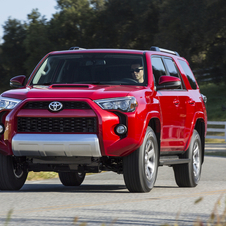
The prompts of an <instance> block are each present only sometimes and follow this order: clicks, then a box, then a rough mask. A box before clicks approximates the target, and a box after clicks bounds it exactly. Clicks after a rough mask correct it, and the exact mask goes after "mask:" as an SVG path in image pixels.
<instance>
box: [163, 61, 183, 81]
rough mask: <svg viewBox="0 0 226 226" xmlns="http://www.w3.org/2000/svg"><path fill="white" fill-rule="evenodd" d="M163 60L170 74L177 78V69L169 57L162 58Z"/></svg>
mask: <svg viewBox="0 0 226 226" xmlns="http://www.w3.org/2000/svg"><path fill="white" fill-rule="evenodd" d="M164 60H165V63H166V65H167V68H168V70H169V73H170V75H171V76H174V77H178V78H179V75H178V70H177V68H176V65H175V63H174V61H173V60H172V59H169V58H164Z"/></svg>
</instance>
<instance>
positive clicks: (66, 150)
mask: <svg viewBox="0 0 226 226" xmlns="http://www.w3.org/2000/svg"><path fill="white" fill-rule="evenodd" d="M25 80H26V77H25V76H24V75H19V76H16V77H14V78H12V79H11V80H10V84H11V86H12V87H14V88H18V89H12V90H9V91H6V92H4V93H2V94H1V96H0V189H1V190H19V189H20V188H21V187H22V186H23V185H24V183H25V181H26V178H27V174H28V172H29V171H34V172H39V171H54V172H58V173H59V178H60V181H61V182H62V184H63V185H65V186H79V185H80V184H81V183H82V182H83V180H84V178H85V174H86V173H90V172H91V173H98V172H101V171H114V172H116V173H122V174H123V177H124V181H125V184H126V187H127V189H128V190H129V191H131V192H149V191H150V190H151V189H152V188H153V186H154V183H155V181H156V177H157V171H158V166H163V165H166V166H171V167H172V168H173V170H174V175H175V180H176V183H177V185H178V186H180V187H195V186H196V185H197V184H198V182H199V180H200V176H201V167H202V163H203V161H204V144H205V135H206V128H207V115H206V109H205V101H206V97H205V96H203V95H202V94H200V91H199V87H198V85H197V82H196V80H195V77H194V75H193V73H192V71H191V69H190V67H189V64H188V62H187V61H186V60H185V59H184V58H182V57H180V56H179V54H178V53H177V52H174V51H170V50H166V49H161V48H158V47H151V49H150V50H147V51H140V50H139V51H138V50H121V49H81V48H78V47H72V48H71V49H70V50H67V51H56V52H51V53H49V54H47V55H46V56H45V57H44V58H43V59H42V60H41V61H40V63H39V64H38V65H37V66H36V68H35V69H34V71H33V72H32V74H31V76H30V77H29V79H28V81H27V82H26V84H25Z"/></svg>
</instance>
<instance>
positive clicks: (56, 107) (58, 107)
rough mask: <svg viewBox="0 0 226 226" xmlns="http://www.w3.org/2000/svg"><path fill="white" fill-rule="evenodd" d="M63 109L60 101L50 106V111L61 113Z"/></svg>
mask: <svg viewBox="0 0 226 226" xmlns="http://www.w3.org/2000/svg"><path fill="white" fill-rule="evenodd" d="M62 108H63V104H61V103H60V102H58V101H54V102H51V103H50V104H49V110H50V111H60V110H61V109H62Z"/></svg>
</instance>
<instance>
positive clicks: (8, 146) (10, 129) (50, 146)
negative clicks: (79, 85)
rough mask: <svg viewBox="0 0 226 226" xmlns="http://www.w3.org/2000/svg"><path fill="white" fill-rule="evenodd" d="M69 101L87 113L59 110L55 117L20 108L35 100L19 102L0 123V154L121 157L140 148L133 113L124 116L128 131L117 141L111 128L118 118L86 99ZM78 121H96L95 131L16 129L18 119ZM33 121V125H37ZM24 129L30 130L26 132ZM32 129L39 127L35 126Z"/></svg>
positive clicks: (139, 126)
mask: <svg viewBox="0 0 226 226" xmlns="http://www.w3.org/2000/svg"><path fill="white" fill-rule="evenodd" d="M54 100H56V101H65V99H60V98H57V99H55V98H52V99H51V100H49V101H54ZM39 101H48V99H45V98H39ZM70 101H71V99H70ZM73 101H83V102H86V103H87V104H88V105H89V106H90V107H91V109H87V110H81V109H80V110H78V109H63V110H62V111H60V112H58V113H51V112H50V111H48V110H46V109H25V108H24V106H25V104H27V103H28V102H37V99H33V98H28V99H26V100H24V101H22V102H21V103H20V104H18V106H16V107H15V108H14V109H13V110H12V111H10V112H8V114H7V115H6V117H5V119H4V120H3V123H4V125H5V132H4V134H3V135H2V136H1V137H0V153H2V154H4V155H15V156H85V157H88V156H89V157H101V156H115V157H122V156H125V155H128V154H130V153H131V152H133V151H134V150H136V149H137V148H138V147H139V146H140V145H141V141H142V134H143V128H144V121H143V119H141V118H140V117H137V112H129V113H125V116H126V124H127V128H128V131H127V134H126V136H125V137H124V138H121V137H120V136H118V135H117V134H116V133H115V127H116V126H117V125H118V124H120V123H121V122H120V117H119V116H118V114H116V113H115V112H113V111H107V110H103V109H101V108H100V107H99V106H98V105H97V104H95V103H94V102H93V101H92V100H90V99H85V98H77V99H73ZM138 112H139V111H138ZM79 117H91V118H94V117H96V119H97V120H96V122H97V125H96V126H97V130H96V131H94V132H84V133H80V132H73V131H70V132H65V131H63V132H59V131H57V132H51V131H47V132H45V131H42V130H41V131H38V132H37V131H32V129H33V127H32V126H31V125H28V124H25V125H24V126H22V127H21V128H22V130H21V128H20V127H18V122H19V119H20V118H28V119H29V120H28V121H26V123H28V122H29V123H30V122H31V123H33V121H32V120H33V119H34V118H36V119H37V118H42V119H43V118H45V119H46V120H48V119H49V118H51V119H52V120H53V121H54V118H56V119H59V118H79ZM36 119H35V122H37V121H39V120H36ZM22 122H23V121H22ZM44 123H45V122H44ZM69 125H70V123H69ZM28 127H30V131H29V132H26V129H28ZM36 128H39V127H37V126H36ZM54 128H55V127H54ZM23 129H25V130H23ZM19 130H21V131H19Z"/></svg>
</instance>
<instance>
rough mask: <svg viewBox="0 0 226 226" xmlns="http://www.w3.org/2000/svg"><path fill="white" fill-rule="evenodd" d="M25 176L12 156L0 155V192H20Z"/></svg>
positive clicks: (24, 172) (25, 172) (24, 170)
mask: <svg viewBox="0 0 226 226" xmlns="http://www.w3.org/2000/svg"><path fill="white" fill-rule="evenodd" d="M27 174H28V172H27V170H26V169H22V167H20V165H19V164H17V163H16V161H15V159H14V158H13V157H12V156H5V155H2V154H0V190H20V189H21V188H22V186H23V185H24V183H25V181H26V179H27Z"/></svg>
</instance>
